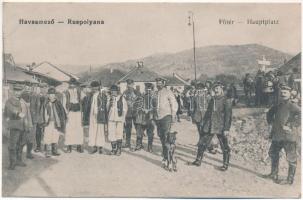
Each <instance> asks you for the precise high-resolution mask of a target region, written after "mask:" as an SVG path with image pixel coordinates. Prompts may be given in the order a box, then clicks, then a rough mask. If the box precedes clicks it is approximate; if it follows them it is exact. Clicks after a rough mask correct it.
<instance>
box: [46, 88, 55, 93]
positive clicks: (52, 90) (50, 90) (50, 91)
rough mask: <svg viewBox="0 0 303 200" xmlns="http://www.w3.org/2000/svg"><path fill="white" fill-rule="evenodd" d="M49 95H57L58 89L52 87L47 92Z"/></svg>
mask: <svg viewBox="0 0 303 200" xmlns="http://www.w3.org/2000/svg"><path fill="white" fill-rule="evenodd" d="M47 93H48V94H56V89H55V88H54V87H50V88H49V89H48V91H47Z"/></svg>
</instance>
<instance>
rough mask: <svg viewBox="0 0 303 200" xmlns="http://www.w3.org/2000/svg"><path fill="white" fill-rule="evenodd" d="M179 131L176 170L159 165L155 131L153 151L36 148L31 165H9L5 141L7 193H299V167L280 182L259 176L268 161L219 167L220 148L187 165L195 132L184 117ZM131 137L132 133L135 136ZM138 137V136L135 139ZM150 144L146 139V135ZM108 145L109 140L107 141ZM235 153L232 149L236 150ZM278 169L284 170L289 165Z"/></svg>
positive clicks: (95, 194)
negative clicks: (49, 152) (50, 153)
mask: <svg viewBox="0 0 303 200" xmlns="http://www.w3.org/2000/svg"><path fill="white" fill-rule="evenodd" d="M174 129H176V130H177V131H178V135H177V152H176V154H177V158H178V171H177V172H176V173H174V172H168V171H165V170H164V169H163V168H161V156H160V154H161V147H160V141H159V140H158V137H157V136H156V135H155V144H154V150H155V152H154V153H153V154H151V153H148V152H146V151H145V150H144V151H140V152H130V151H128V150H124V151H123V152H122V155H121V156H120V157H117V156H109V155H98V154H95V155H89V154H88V153H87V152H85V153H83V154H79V153H77V152H75V151H73V152H72V153H71V154H66V153H63V152H62V151H61V156H59V157H52V158H49V159H46V158H44V156H43V155H42V154H35V159H34V160H26V163H27V167H25V168H20V167H19V168H17V169H16V170H15V171H9V170H7V166H8V159H7V146H6V145H5V144H4V145H3V179H2V185H3V186H2V187H3V188H2V191H3V193H2V195H3V196H27V197H29V196H31V197H33V196H35V197H36V196H39V197H50V196H51V197H71V196H73V197H281V198H282V197H299V196H300V194H301V193H300V176H301V174H300V172H299V170H297V171H298V173H297V174H296V180H295V183H294V185H292V186H280V185H277V184H275V183H273V182H272V181H271V180H266V179H263V178H261V175H262V174H263V173H267V172H269V170H270V168H269V166H267V167H264V166H260V167H256V166H251V165H250V164H249V163H248V162H245V161H241V160H239V159H237V160H235V159H234V158H233V157H231V167H230V168H229V170H228V171H226V172H221V171H219V170H217V169H216V167H217V166H221V164H222V154H216V155H212V154H206V156H205V159H204V161H203V163H202V166H201V167H192V166H188V165H187V164H186V163H187V162H188V161H193V160H194V159H195V153H196V146H195V144H196V143H197V138H198V135H197V132H196V128H195V126H194V125H193V124H192V123H191V122H189V121H187V120H185V119H182V122H181V123H177V124H176V125H174ZM132 137H133V139H135V138H134V135H133V136H132ZM133 142H134V141H133ZM144 144H145V148H146V140H144ZM106 151H109V146H107V147H106ZM232 156H233V155H232ZM299 168H300V165H299V166H298V169H299ZM280 174H282V175H284V176H286V174H287V171H286V170H282V171H280Z"/></svg>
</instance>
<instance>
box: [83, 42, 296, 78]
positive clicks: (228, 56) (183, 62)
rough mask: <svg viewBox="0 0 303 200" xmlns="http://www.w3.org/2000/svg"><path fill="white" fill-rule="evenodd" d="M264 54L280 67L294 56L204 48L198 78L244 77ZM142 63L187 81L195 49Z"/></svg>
mask: <svg viewBox="0 0 303 200" xmlns="http://www.w3.org/2000/svg"><path fill="white" fill-rule="evenodd" d="M263 55H264V56H265V57H266V59H267V60H270V61H271V63H272V65H273V66H274V67H278V66H280V65H281V64H283V62H284V60H285V59H286V60H289V59H290V58H291V57H292V55H290V54H287V53H283V52H281V51H278V50H275V49H272V48H269V47H266V46H262V45H259V44H246V45H216V46H206V47H200V48H197V49H196V58H197V77H199V76H200V75H201V74H207V75H208V76H210V77H211V76H215V75H217V74H220V73H227V74H237V75H239V74H240V75H243V74H244V73H246V72H255V71H257V68H258V64H257V59H262V57H263ZM139 60H142V61H143V62H144V66H145V67H148V68H149V69H151V70H153V71H155V72H157V73H159V72H161V74H162V75H171V74H172V72H176V73H178V74H182V76H183V77H185V78H193V77H194V68H193V67H192V66H193V51H192V49H188V50H185V51H181V52H177V53H173V54H155V55H151V56H147V57H144V58H142V59H139ZM137 61H138V60H128V61H125V62H121V63H109V64H107V65H103V66H100V67H98V68H95V69H93V74H95V72H99V71H100V70H102V69H104V68H107V69H110V68H112V69H120V70H122V71H129V70H130V69H131V68H133V67H134V66H135V65H136V62H137ZM82 74H83V73H82Z"/></svg>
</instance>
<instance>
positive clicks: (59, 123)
mask: <svg viewBox="0 0 303 200" xmlns="http://www.w3.org/2000/svg"><path fill="white" fill-rule="evenodd" d="M45 119H46V125H47V126H48V125H49V123H50V121H54V124H55V128H56V129H57V130H58V131H59V132H61V133H65V128H66V121H67V116H66V112H65V109H64V107H63V105H62V103H61V102H60V101H59V100H56V101H54V102H50V101H49V102H48V104H47V106H46V112H45ZM71 123H72V122H71Z"/></svg>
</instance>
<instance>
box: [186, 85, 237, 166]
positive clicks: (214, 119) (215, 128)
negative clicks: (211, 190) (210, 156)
mask: <svg viewBox="0 0 303 200" xmlns="http://www.w3.org/2000/svg"><path fill="white" fill-rule="evenodd" d="M213 89H214V97H213V98H212V99H211V100H210V102H209V104H208V108H207V111H206V113H205V117H204V122H203V127H202V131H203V132H204V133H205V134H204V135H203V137H201V138H200V141H199V146H198V152H197V158H196V160H195V161H194V162H192V163H190V164H191V165H196V166H200V165H201V162H202V158H203V154H204V152H205V150H206V149H207V147H208V145H209V143H210V142H211V140H212V138H213V137H214V135H217V138H218V140H219V142H220V146H221V149H222V152H223V166H222V167H221V168H220V170H222V171H226V170H227V169H228V166H229V158H230V148H229V145H228V140H227V134H228V133H229V129H230V126H231V119H232V102H231V100H230V99H227V98H226V97H225V96H224V91H223V84H222V83H220V82H217V83H215V84H214V86H213Z"/></svg>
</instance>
